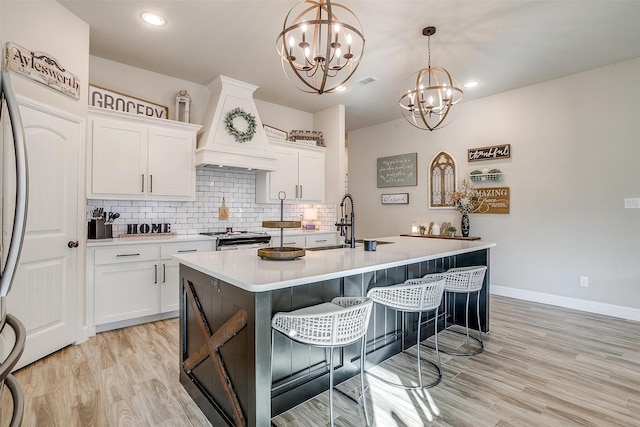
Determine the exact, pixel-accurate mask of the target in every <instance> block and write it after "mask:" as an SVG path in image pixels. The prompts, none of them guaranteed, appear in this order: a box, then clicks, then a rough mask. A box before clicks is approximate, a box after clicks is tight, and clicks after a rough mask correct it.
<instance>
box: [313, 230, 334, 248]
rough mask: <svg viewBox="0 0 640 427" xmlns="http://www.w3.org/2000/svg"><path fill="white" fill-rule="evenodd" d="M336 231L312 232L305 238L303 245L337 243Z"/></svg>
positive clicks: (330, 244) (317, 245)
mask: <svg viewBox="0 0 640 427" xmlns="http://www.w3.org/2000/svg"><path fill="white" fill-rule="evenodd" d="M337 236H338V233H327V234H313V235H312V236H307V237H306V238H305V247H307V248H314V247H319V246H333V245H336V244H337V243H338V237H337Z"/></svg>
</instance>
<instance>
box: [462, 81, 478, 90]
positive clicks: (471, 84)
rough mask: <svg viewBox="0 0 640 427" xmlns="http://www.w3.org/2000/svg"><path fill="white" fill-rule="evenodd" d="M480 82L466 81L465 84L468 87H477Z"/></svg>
mask: <svg viewBox="0 0 640 427" xmlns="http://www.w3.org/2000/svg"><path fill="white" fill-rule="evenodd" d="M479 84H480V83H479V82H466V83H465V84H464V85H463V86H464V87H466V88H467V89H468V88H471V87H476V86H478V85H479Z"/></svg>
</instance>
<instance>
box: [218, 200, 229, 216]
mask: <svg viewBox="0 0 640 427" xmlns="http://www.w3.org/2000/svg"><path fill="white" fill-rule="evenodd" d="M218 218H219V219H221V220H223V221H226V220H228V219H229V208H227V205H226V204H225V203H224V197H223V198H222V206H220V207H219V208H218Z"/></svg>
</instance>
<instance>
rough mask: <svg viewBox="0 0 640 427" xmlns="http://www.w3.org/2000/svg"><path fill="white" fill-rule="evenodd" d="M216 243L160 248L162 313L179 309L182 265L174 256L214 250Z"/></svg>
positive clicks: (165, 245)
mask: <svg viewBox="0 0 640 427" xmlns="http://www.w3.org/2000/svg"><path fill="white" fill-rule="evenodd" d="M214 245H215V243H214V241H213V240H211V241H202V242H180V243H170V244H163V245H162V246H161V247H160V257H161V260H160V270H161V275H160V277H161V280H160V312H161V313H166V312H168V311H175V310H178V309H179V305H178V303H179V299H180V293H179V292H180V263H179V262H178V261H177V260H174V259H172V258H171V256H172V255H173V254H185V253H191V252H206V251H213V250H214Z"/></svg>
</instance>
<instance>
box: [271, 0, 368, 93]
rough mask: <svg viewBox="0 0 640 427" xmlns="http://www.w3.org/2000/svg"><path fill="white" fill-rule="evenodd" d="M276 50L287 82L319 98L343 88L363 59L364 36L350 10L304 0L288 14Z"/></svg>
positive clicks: (326, 0)
mask: <svg viewBox="0 0 640 427" xmlns="http://www.w3.org/2000/svg"><path fill="white" fill-rule="evenodd" d="M276 48H277V50H278V53H279V54H280V58H281V60H282V69H283V70H284V73H285V75H286V76H287V78H288V79H289V81H290V82H291V83H292V84H293V85H294V86H296V87H297V88H298V89H300V90H302V91H303V92H308V93H317V94H319V95H321V94H323V93H331V92H334V91H336V90H340V89H342V88H344V85H345V84H346V83H347V80H349V78H350V77H351V75H352V74H353V73H354V72H355V71H356V69H357V68H358V65H359V64H360V60H361V59H362V54H363V52H364V35H363V34H362V26H361V25H360V21H359V20H358V18H357V17H356V15H355V14H354V13H353V12H352V11H351V10H350V9H348V8H346V7H344V6H343V5H341V4H338V3H333V2H331V1H330V0H317V1H314V0H304V1H301V2H300V3H298V4H297V5H295V6H294V7H293V8H292V9H291V10H290V11H289V13H288V14H287V17H286V18H285V20H284V24H283V26H282V32H281V33H280V34H279V35H278V38H277V40H276Z"/></svg>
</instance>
